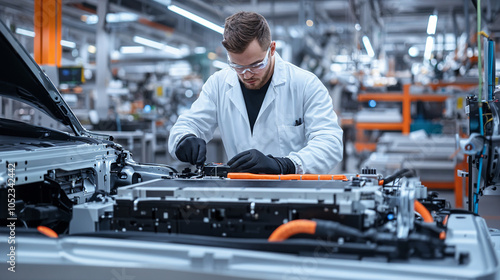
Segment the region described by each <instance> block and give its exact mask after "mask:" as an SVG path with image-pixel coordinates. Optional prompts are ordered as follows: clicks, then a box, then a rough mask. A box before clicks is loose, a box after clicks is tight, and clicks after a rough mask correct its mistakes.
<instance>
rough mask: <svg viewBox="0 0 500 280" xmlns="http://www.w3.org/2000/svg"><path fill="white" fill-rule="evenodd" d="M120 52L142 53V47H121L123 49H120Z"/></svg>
mask: <svg viewBox="0 0 500 280" xmlns="http://www.w3.org/2000/svg"><path fill="white" fill-rule="evenodd" d="M120 52H121V53H122V54H130V53H143V52H144V47H143V46H123V47H120Z"/></svg>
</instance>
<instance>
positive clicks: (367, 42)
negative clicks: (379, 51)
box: [363, 36, 375, 57]
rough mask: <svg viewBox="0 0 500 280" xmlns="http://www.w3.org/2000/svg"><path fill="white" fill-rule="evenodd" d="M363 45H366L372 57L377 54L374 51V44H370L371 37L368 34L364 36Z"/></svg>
mask: <svg viewBox="0 0 500 280" xmlns="http://www.w3.org/2000/svg"><path fill="white" fill-rule="evenodd" d="M363 45H365V49H366V52H367V53H368V55H369V56H370V57H374V56H375V52H374V51H373V48H372V44H370V39H368V37H367V36H363Z"/></svg>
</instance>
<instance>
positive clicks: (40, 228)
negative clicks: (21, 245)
mask: <svg viewBox="0 0 500 280" xmlns="http://www.w3.org/2000/svg"><path fill="white" fill-rule="evenodd" d="M36 229H37V230H38V231H39V232H40V233H41V234H43V235H46V236H48V237H50V238H58V237H59V235H57V233H56V232H55V231H53V230H52V229H51V228H48V227H45V226H38V227H37V228H36Z"/></svg>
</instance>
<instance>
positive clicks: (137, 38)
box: [133, 36, 188, 57]
mask: <svg viewBox="0 0 500 280" xmlns="http://www.w3.org/2000/svg"><path fill="white" fill-rule="evenodd" d="M133 41H134V42H136V43H138V44H141V45H144V46H147V47H151V48H155V49H158V50H162V51H164V52H167V53H171V54H173V55H175V56H179V57H180V56H183V55H186V54H187V52H188V51H185V50H181V49H178V48H174V47H172V46H169V45H165V44H163V43H160V42H157V41H153V40H149V39H146V38H144V37H140V36H134V38H133Z"/></svg>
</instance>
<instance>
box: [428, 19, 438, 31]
mask: <svg viewBox="0 0 500 280" xmlns="http://www.w3.org/2000/svg"><path fill="white" fill-rule="evenodd" d="M437 21H438V16H437V15H430V16H429V23H428V24H427V34H429V35H434V34H436V26H437Z"/></svg>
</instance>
